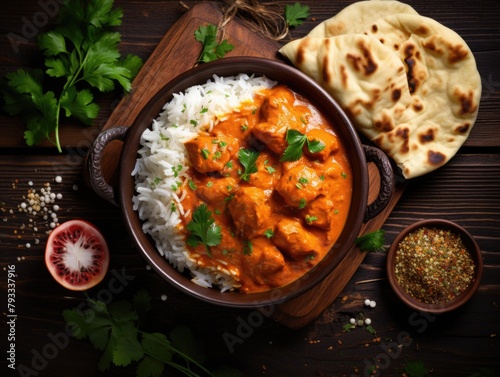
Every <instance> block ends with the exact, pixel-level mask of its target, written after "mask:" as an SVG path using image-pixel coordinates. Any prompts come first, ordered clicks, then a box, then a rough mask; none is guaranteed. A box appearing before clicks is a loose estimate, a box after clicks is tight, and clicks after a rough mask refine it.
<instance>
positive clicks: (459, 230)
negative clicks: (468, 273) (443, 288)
mask: <svg viewBox="0 0 500 377" xmlns="http://www.w3.org/2000/svg"><path fill="white" fill-rule="evenodd" d="M424 227H425V228H437V229H443V230H446V231H450V232H451V233H453V234H455V235H459V236H460V238H461V240H462V243H463V244H464V246H465V248H466V249H467V251H468V252H469V255H470V256H471V258H472V260H473V262H474V265H475V269H474V274H473V280H472V282H471V283H470V284H469V285H468V287H467V288H466V289H465V290H464V291H463V292H462V293H461V294H459V295H458V296H456V297H455V298H453V299H451V300H450V301H447V302H445V303H441V304H428V303H425V302H422V301H419V300H417V299H415V298H414V297H412V296H411V295H410V294H408V293H407V292H406V291H405V289H403V287H401V285H400V284H399V283H398V279H397V277H396V271H395V258H396V251H397V249H398V246H399V244H400V243H401V242H402V241H403V240H404V238H405V237H406V236H407V235H408V234H409V233H411V232H414V231H416V230H418V229H421V228H424ZM482 274H483V259H482V256H481V250H480V249H479V246H478V244H477V243H476V241H475V240H474V238H473V237H472V236H471V234H470V233H469V232H468V231H467V230H465V229H464V228H463V227H461V226H460V225H458V224H455V223H453V222H451V221H448V220H439V219H430V220H423V221H419V222H417V223H414V224H412V225H410V226H408V227H407V228H405V229H404V230H403V231H402V232H401V233H399V234H398V236H397V237H396V239H395V240H394V242H393V243H392V245H391V248H390V249H389V252H388V254H387V275H388V278H389V282H390V284H391V287H392V289H393V290H394V292H395V293H396V295H397V296H398V297H399V298H400V299H401V301H403V302H404V303H405V304H406V305H408V306H409V307H410V308H412V309H415V310H418V311H422V312H427V313H432V314H440V313H446V312H449V311H452V310H455V309H457V308H458V307H460V306H462V305H463V304H465V303H466V302H467V301H468V300H469V299H470V298H471V297H472V296H473V295H474V293H475V292H476V290H477V288H478V287H479V284H480V281H481V276H482Z"/></svg>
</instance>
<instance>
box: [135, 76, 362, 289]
mask: <svg viewBox="0 0 500 377" xmlns="http://www.w3.org/2000/svg"><path fill="white" fill-rule="evenodd" d="M336 127H337V125H336V124H332V123H331V122H330V121H329V120H328V119H326V118H325V117H324V116H323V115H322V114H321V112H320V111H319V110H318V109H317V108H316V107H315V106H314V105H313V104H312V103H311V102H310V101H308V100H307V99H306V98H304V97H302V96H301V95H300V94H298V93H296V92H294V91H293V90H292V89H291V88H289V87H287V86H286V85H283V84H279V83H277V82H275V81H272V80H269V79H267V78H266V77H255V76H248V75H246V74H239V75H235V76H230V77H217V76H214V77H213V79H212V80H209V81H208V82H207V83H206V84H204V85H196V86H194V87H191V88H189V89H188V90H186V91H185V92H183V93H177V94H175V95H174V96H173V98H172V100H171V101H170V102H169V103H167V104H166V105H165V107H164V109H163V112H162V113H161V114H160V115H159V117H158V118H157V119H155V120H154V122H153V125H152V127H151V128H149V129H146V130H145V131H144V133H143V134H142V136H141V141H140V144H141V147H140V149H139V151H138V153H139V157H138V159H137V162H136V166H135V169H134V171H133V175H134V177H135V185H136V195H135V196H134V197H133V203H134V209H135V210H136V211H137V213H138V214H139V217H140V218H141V220H142V221H143V226H142V228H143V231H144V232H146V233H148V234H149V235H150V236H151V237H152V239H153V240H154V242H155V244H156V247H157V249H158V251H159V252H160V253H161V254H162V255H164V256H165V257H166V258H167V259H168V260H169V262H170V263H171V264H172V265H173V266H174V267H175V268H176V269H178V270H179V271H181V272H182V271H185V270H186V269H187V270H188V271H189V273H190V275H191V279H192V281H193V282H194V283H196V284H198V285H201V286H205V287H212V286H214V287H218V288H219V289H220V290H221V291H228V290H229V291H234V290H237V291H239V292H244V293H256V292H263V291H268V290H270V289H273V288H276V287H281V286H284V285H287V284H289V283H291V282H293V281H295V280H296V279H298V278H300V277H301V276H303V275H304V274H306V273H307V272H308V271H310V270H311V269H312V268H313V267H314V266H316V265H317V264H318V263H319V262H320V261H321V260H322V259H323V258H324V257H325V255H326V254H327V253H328V252H329V251H330V250H331V248H332V246H333V245H334V244H335V242H336V241H337V239H338V238H339V236H340V234H341V232H342V230H343V228H344V226H345V224H346V219H347V217H348V214H349V209H350V206H351V198H352V192H353V181H352V177H351V176H352V174H351V166H350V162H349V158H348V157H347V151H346V146H344V145H343V142H342V140H341V139H340V138H338V137H337V135H336Z"/></svg>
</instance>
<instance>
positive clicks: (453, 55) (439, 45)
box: [422, 35, 469, 65]
mask: <svg viewBox="0 0 500 377" xmlns="http://www.w3.org/2000/svg"><path fill="white" fill-rule="evenodd" d="M422 45H423V47H424V48H426V49H428V50H429V51H432V52H433V53H435V54H438V55H444V54H446V53H447V55H448V56H447V61H448V63H449V64H451V65H453V64H456V63H459V62H461V61H463V60H464V59H465V58H467V55H469V50H468V48H467V47H466V46H464V45H463V44H460V43H458V44H453V43H450V42H447V41H446V40H444V39H443V38H442V37H441V36H439V35H432V36H430V37H429V38H427V39H426V40H425V41H424V42H423V43H422Z"/></svg>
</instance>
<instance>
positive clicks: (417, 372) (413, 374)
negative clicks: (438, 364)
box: [404, 360, 429, 377]
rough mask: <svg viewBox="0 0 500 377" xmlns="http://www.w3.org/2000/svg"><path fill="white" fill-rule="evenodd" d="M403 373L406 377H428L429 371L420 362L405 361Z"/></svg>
mask: <svg viewBox="0 0 500 377" xmlns="http://www.w3.org/2000/svg"><path fill="white" fill-rule="evenodd" d="M404 372H405V373H406V374H407V375H408V377H425V376H428V375H429V370H428V369H427V368H426V367H425V365H424V363H423V362H422V361H411V360H407V361H406V362H405V369H404Z"/></svg>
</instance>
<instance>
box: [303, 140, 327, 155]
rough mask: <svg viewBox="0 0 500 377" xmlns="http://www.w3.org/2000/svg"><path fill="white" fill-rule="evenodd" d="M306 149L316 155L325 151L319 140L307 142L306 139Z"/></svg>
mask: <svg viewBox="0 0 500 377" xmlns="http://www.w3.org/2000/svg"><path fill="white" fill-rule="evenodd" d="M307 149H308V150H309V152H311V153H318V152H321V151H322V150H323V149H325V144H324V143H323V142H322V141H320V140H315V139H314V140H309V139H307Z"/></svg>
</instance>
